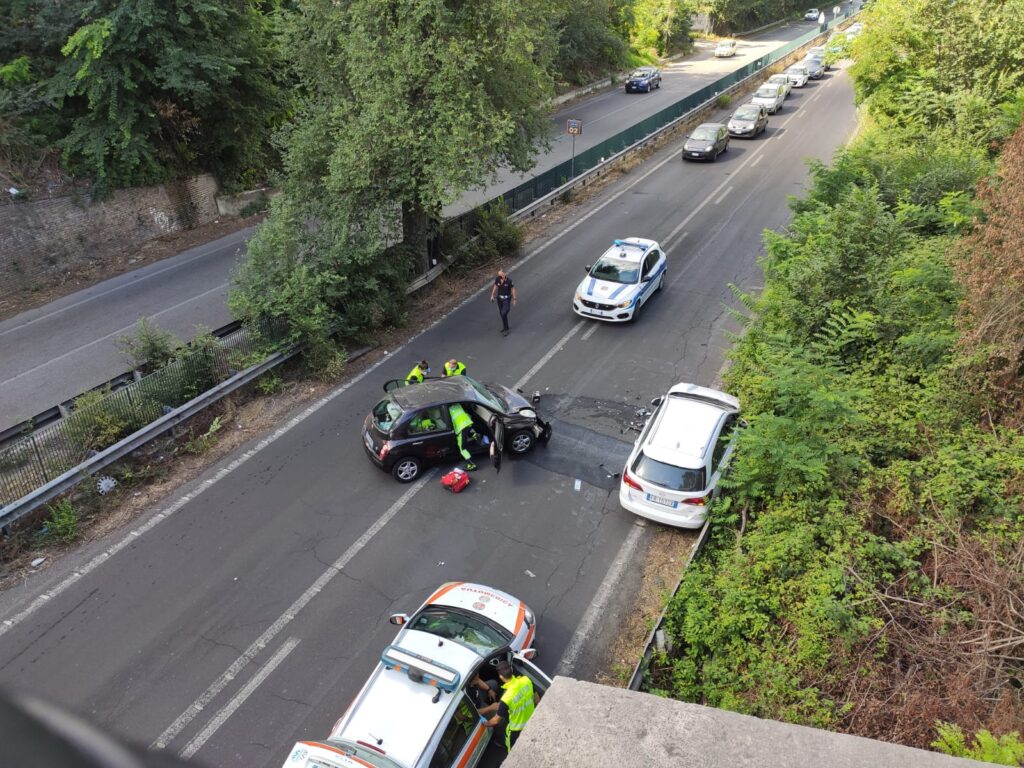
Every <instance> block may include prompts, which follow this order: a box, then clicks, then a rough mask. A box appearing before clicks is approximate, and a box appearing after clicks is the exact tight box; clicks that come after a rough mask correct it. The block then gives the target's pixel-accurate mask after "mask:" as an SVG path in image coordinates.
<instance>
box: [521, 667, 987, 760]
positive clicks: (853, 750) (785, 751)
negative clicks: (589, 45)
mask: <svg viewBox="0 0 1024 768" xmlns="http://www.w3.org/2000/svg"><path fill="white" fill-rule="evenodd" d="M984 765H990V764H989V763H979V762H974V761H972V760H962V759H960V758H954V757H948V756H946V755H940V754H937V753H935V752H925V751H923V750H920V749H911V748H910V747H902V746H899V745H897V744H887V743H885V742H882V741H873V740H871V739H863V738H860V737H859V736H847V735H845V734H840V733H831V732H829V731H820V730H817V729H814V728H805V727H804V726H801V725H788V724H786V723H778V722H774V721H772V720H761V719H759V718H756V717H750V716H748V715H738V714H736V713H735V712H726V711H724V710H721V709H713V708H711V707H702V706H699V705H697V704H687V703H685V702H682V701H673V700H672V699H663V698H661V697H658V696H651V695H650V694H647V693H637V692H635V691H627V690H623V689H622V688H609V687H607V686H603V685H595V684H594V683H584V682H580V681H579V680H573V679H571V678H568V677H556V678H555V682H554V684H553V685H552V687H551V689H550V690H549V691H548V692H547V694H546V695H545V696H544V698H543V700H542V701H541V703H540V706H538V707H537V711H536V712H535V713H534V715H533V717H531V718H530V722H529V723H527V726H526V729H525V730H524V731H523V733H522V735H521V736H520V737H519V741H517V742H516V745H515V746H514V747H513V748H512V751H511V752H510V753H509V756H508V758H507V759H506V760H505V762H504V763H503V764H502V768H980V767H981V766H984Z"/></svg>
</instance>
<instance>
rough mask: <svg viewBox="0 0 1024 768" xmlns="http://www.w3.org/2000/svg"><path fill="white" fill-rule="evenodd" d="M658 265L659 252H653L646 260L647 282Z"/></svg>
mask: <svg viewBox="0 0 1024 768" xmlns="http://www.w3.org/2000/svg"><path fill="white" fill-rule="evenodd" d="M657 264H658V252H657V251H651V252H650V253H649V254H647V258H645V259H644V279H645V280H646V279H647V278H649V277H650V276H651V273H652V272H654V268H655V267H656V266H657Z"/></svg>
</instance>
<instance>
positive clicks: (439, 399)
mask: <svg viewBox="0 0 1024 768" xmlns="http://www.w3.org/2000/svg"><path fill="white" fill-rule="evenodd" d="M390 394H391V399H392V400H394V401H395V402H396V403H397V404H398V405H399V406H401V408H402V410H404V411H415V410H418V409H420V408H429V407H430V406H432V405H444V404H446V403H458V402H463V403H464V402H467V401H471V402H477V403H483V402H485V401H484V399H483V398H482V397H481V396H480V393H479V392H477V391H476V388H475V387H474V386H473V384H472V379H470V378H469V377H468V376H448V377H446V378H443V379H427V380H426V381H423V382H421V383H419V384H410V385H409V386H406V387H399V388H398V389H393V390H391V393H390Z"/></svg>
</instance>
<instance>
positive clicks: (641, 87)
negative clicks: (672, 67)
mask: <svg viewBox="0 0 1024 768" xmlns="http://www.w3.org/2000/svg"><path fill="white" fill-rule="evenodd" d="M655 88H661V72H659V71H658V70H657V69H655V68H654V67H640V69H637V70H634V71H633V73H632V74H630V76H629V77H627V78H626V93H650V92H651V91H653V90H654V89H655Z"/></svg>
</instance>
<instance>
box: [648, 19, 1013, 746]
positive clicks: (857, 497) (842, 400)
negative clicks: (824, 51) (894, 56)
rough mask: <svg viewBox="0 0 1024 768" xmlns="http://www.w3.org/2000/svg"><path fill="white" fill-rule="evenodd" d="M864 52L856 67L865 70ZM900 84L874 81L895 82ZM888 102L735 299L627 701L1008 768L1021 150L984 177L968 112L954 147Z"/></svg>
mask: <svg viewBox="0 0 1024 768" xmlns="http://www.w3.org/2000/svg"><path fill="white" fill-rule="evenodd" d="M878 2H879V6H881V5H883V3H886V0H878ZM954 11H956V9H954ZM943 12H945V11H943ZM993 12H994V13H1000V12H1001V11H995V10H993ZM879 13H881V10H880V11H879ZM956 13H959V11H956ZM954 15H955V14H954ZM900 18H903V19H904V21H907V19H906V18H905V14H904V16H901V17H900ZM875 20H877V23H878V25H880V26H881V25H884V24H886V23H887V22H886V21H885V19H882V18H880V17H879V16H877V15H876V16H873V17H872V19H871V22H872V23H874V22H875ZM908 23H909V22H908ZM934 23H935V22H934V19H921V20H920V24H921V25H933V24H934ZM1018 27H1019V25H1014V24H1011V25H1010V26H1009V29H1008V31H1004V33H1005V34H1011V33H1012V34H1016V32H1014V30H1016V29H1017V28H1018ZM872 34H873V26H871V25H870V24H869V27H868V29H867V30H866V31H865V33H864V35H862V37H864V38H867V41H866V42H864V43H861V42H860V38H858V42H857V44H855V48H857V47H858V46H863V48H862V50H870V51H872V53H873V54H874V53H875V52H877V53H878V55H879V56H881V55H882V50H881V49H880V48H879V49H877V50H876V49H875V48H873V47H872V46H876V45H878V42H877V41H872V40H871V39H870V35H872ZM886 34H887V35H889V37H888V43H890V44H894V45H897V46H898V44H899V34H909V33H908V32H907V30H905V29H904V30H902V31H901V30H900V29H899V28H898V27H894V28H890V29H889V30H888V32H887V33H886ZM943 35H946V36H947V37H948V38H949V39H950V40H952V38H954V37H955V36H956V29H955V28H954V29H952V30H948V31H944V32H943ZM1019 42H1024V32H1021V35H1020V40H1019ZM1000 44H1002V43H1000ZM929 45H931V43H929ZM929 55H930V54H929ZM953 58H954V59H955V57H953ZM986 60H987V59H986ZM913 63H914V61H913V59H911V60H910V62H909V64H908V61H907V60H906V59H900V60H899V61H898V62H895V63H894V64H893V66H894V67H896V68H897V69H898V70H899V71H900V72H902V75H901V76H902V77H904V79H906V78H905V75H906V72H905V71H904V69H905V68H906V66H908V65H913ZM954 63H955V62H954ZM862 64H863V61H861V62H859V63H858V67H860V71H861V72H864V71H865V70H864V68H863V67H862V66H861V65H862ZM949 65H950V66H952V64H949ZM900 68H903V69H900ZM894 71H895V70H894ZM892 77H893V78H895V75H893V76H892ZM964 77H968V78H969V75H964ZM1012 80H1013V77H1012V76H1011V78H1010V82H1008V83H1007V86H1006V87H1007V88H1010V87H1013V82H1012ZM907 82H908V83H910V80H907ZM961 82H967V83H968V84H969V83H970V80H969V79H968V80H964V78H961ZM906 87H907V88H908V89H910V88H916V87H917V86H916V85H912V84H910V85H907V86H906ZM899 88H900V82H899V80H898V78H896V79H890V76H889V75H885V76H882V77H876V78H875V80H874V81H872V82H870V83H869V84H868V85H865V86H864V88H862V89H861V92H862V93H865V94H869V96H870V97H869V98H868V100H867V104H866V106H867V118H866V119H867V124H866V126H865V128H864V130H863V132H862V133H861V135H860V137H859V138H858V140H857V142H856V143H855V144H853V145H852V146H851V147H849V148H847V149H845V150H843V151H841V152H840V153H839V154H838V155H837V157H836V159H835V161H834V162H833V164H832V165H831V166H825V165H823V164H815V165H814V166H812V176H813V185H812V187H811V189H810V191H809V192H808V194H807V195H806V196H805V197H804V198H803V199H801V200H795V201H793V203H792V207H793V210H794V217H793V220H792V223H791V224H790V226H789V227H788V228H787V230H786V231H785V232H783V233H771V232H770V233H767V234H766V238H765V242H766V255H765V257H764V260H763V264H764V270H765V287H764V290H763V292H762V293H761V294H760V296H758V297H756V298H755V297H742V298H743V304H744V306H745V307H746V309H747V310H748V312H749V313H750V314H749V316H748V317H746V318H745V319H744V322H745V325H746V331H745V334H744V335H743V336H742V338H740V339H738V341H737V343H736V345H735V347H734V349H733V350H732V353H731V358H732V362H733V365H732V367H731V368H730V369H729V371H728V373H727V374H726V388H727V389H728V390H729V391H731V392H733V393H734V394H736V395H737V396H738V397H739V398H740V400H741V402H742V403H743V407H744V411H745V418H746V419H747V421H748V422H749V426H748V428H747V429H745V430H744V431H743V432H742V433H741V434H740V436H739V438H738V446H737V452H736V455H735V458H734V463H733V466H732V469H731V473H730V475H729V476H728V478H727V479H726V480H725V481H724V482H723V488H725V489H726V491H727V496H726V498H725V499H724V500H723V501H722V503H720V504H719V505H718V506H717V507H715V508H713V510H712V514H711V526H712V532H711V536H712V538H711V541H710V543H709V545H708V547H707V549H706V550H705V552H704V554H703V555H702V557H701V558H700V559H699V560H698V561H697V562H696V563H695V564H694V565H693V566H691V569H690V570H689V571H688V572H687V573H686V574H685V577H684V579H683V582H682V585H681V587H680V591H679V593H678V595H677V596H676V598H675V599H674V600H673V601H672V603H671V604H670V607H669V609H668V613H667V622H668V630H669V633H670V635H671V636H672V638H673V640H674V644H673V648H674V650H673V652H672V653H670V654H662V655H661V656H660V657H659V658H657V659H656V661H655V663H654V665H653V666H652V676H651V679H650V681H649V685H650V687H651V689H653V690H656V691H659V692H662V693H665V694H667V695H671V696H677V697H680V698H684V699H687V700H691V701H700V702H702V703H707V704H710V705H713V706H719V707H726V708H729V709H734V710H737V711H741V712H747V713H751V714H755V715H758V716H763V717H771V718H775V719H781V720H786V721H790V722H798V723H805V724H810V725H815V726H820V727H826V728H832V729H836V730H842V731H846V732H851V733H856V734H859V735H863V736H869V737H874V738H881V739H884V740H888V741H896V742H901V743H905V744H910V745H913V746H918V747H925V748H927V747H929V746H934V747H935V748H939V749H942V750H943V751H947V752H949V753H951V754H959V755H964V756H973V757H979V758H980V757H984V758H985V759H990V760H995V759H998V760H1003V759H1004V758H1005V759H1006V760H1008V761H1009V760H1011V759H1012V760H1019V758H1017V757H1016V755H1017V752H1016V751H1015V750H1017V749H1018V747H1017V745H1018V744H1019V737H1018V736H1016V735H1014V731H1017V732H1019V729H1020V726H1019V724H1020V722H1022V721H1024V697H1022V696H1021V694H1020V681H1021V680H1022V679H1024V662H1022V661H1021V653H1020V651H1021V648H1022V647H1024V598H1022V595H1024V436H1022V434H1021V430H1020V426H1021V417H1020V413H1021V408H1020V405H1021V391H1022V385H1021V379H1022V376H1024V368H1022V361H1024V353H1022V352H1021V350H1022V349H1024V342H1022V341H1021V339H1024V312H1022V311H1020V307H1024V301H1022V300H1021V289H1020V286H1021V285H1024V271H1022V270H1024V267H1022V266H1021V265H1022V264H1024V251H1022V250H1021V247H1020V242H1021V239H1022V237H1021V232H1020V231H1019V230H1020V226H1021V225H1020V222H1021V220H1024V212H1022V211H1021V210H1019V209H1020V207H1021V204H1020V200H1021V199H1022V198H1024V190H1018V187H1019V186H1020V183H1019V182H1020V179H1019V178H1018V177H1020V176H1021V169H1022V168H1024V129H1019V130H1018V132H1017V133H1016V135H1015V136H1014V137H1013V138H1011V139H1009V140H1008V141H1006V142H1005V144H1004V145H1003V154H1002V155H1001V156H1000V157H998V158H996V156H995V155H994V154H992V152H993V150H994V149H995V147H993V146H986V145H985V144H984V142H982V143H979V142H978V141H977V138H978V136H979V135H982V136H984V135H988V133H987V131H988V129H987V128H986V129H985V130H975V129H976V128H978V124H977V123H976V122H971V121H974V120H975V117H976V114H975V112H974V111H973V110H974V109H975V106H976V105H974V103H973V102H969V101H965V100H961V101H957V100H953V101H952V102H950V103H951V104H952V105H953V106H952V107H951V108H953V109H960V107H959V106H957V105H961V104H962V105H966V106H964V109H969V110H971V111H972V112H971V115H968V116H961V117H960V118H958V119H957V120H955V121H953V122H954V123H955V125H954V126H953V127H949V126H940V127H939V128H938V129H937V130H936V131H935V132H929V131H927V130H924V127H925V126H927V125H929V122H928V121H929V120H930V119H931V118H930V117H928V116H927V115H921V116H920V117H919V118H914V117H913V115H910V117H908V118H907V120H908V124H907V125H906V126H903V127H901V126H900V125H899V124H898V123H897V122H895V121H891V120H890V119H889V115H888V113H887V112H886V111H885V110H888V109H889V108H890V106H891V104H893V103H902V102H899V100H898V99H897V98H896V96H894V93H898V92H899V90H898V89H899ZM886 89H888V90H886ZM883 91H884V92H885V93H886V94H888V96H887V98H890V101H887V102H884V103H881V104H880V103H876V100H875V96H874V94H876V93H880V92H883ZM908 92H909V91H908ZM914 93H916V91H915V92H914ZM1005 93H1006V92H1005V91H1004V92H1002V93H1000V92H998V91H996V92H992V93H990V94H989V104H990V105H997V104H999V103H1001V101H1002V100H1003V99H1004V97H1005ZM879 110H881V111H879ZM908 114H909V113H908ZM988 114H989V118H988V119H989V120H997V119H998V114H999V113H998V111H997V110H995V109H990V110H989V112H988ZM879 116H881V119H878V118H879ZM968 118H970V119H968ZM915 120H916V122H915ZM968 124H970V125H973V126H974V127H973V128H972V129H971V130H964V127H965V126H967V125H968ZM954 128H955V130H954ZM997 160H998V173H997V172H996V168H997ZM986 176H988V177H989V178H990V180H989V181H984V182H982V179H983V178H984V177H986ZM979 182H981V186H980V189H981V192H980V194H979V195H978V196H977V198H975V194H974V191H975V188H976V186H977V185H978V184H979ZM954 724H955V725H954ZM972 733H976V734H977V737H976V738H972V737H971V736H970V735H969V734H972ZM965 734H968V735H965ZM937 737H938V740H936V739H937ZM1006 756H1009V757H1006ZM1006 764H1017V762H1006Z"/></svg>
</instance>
